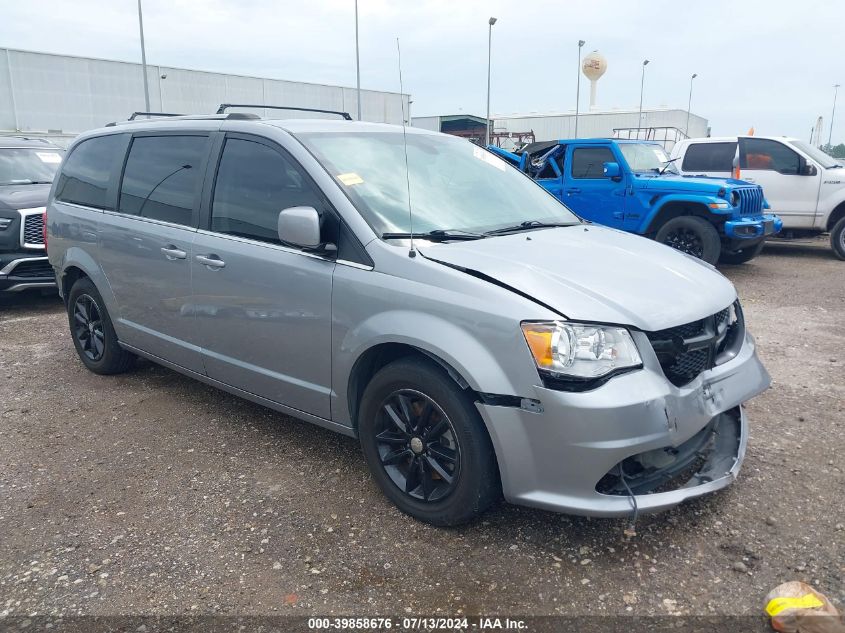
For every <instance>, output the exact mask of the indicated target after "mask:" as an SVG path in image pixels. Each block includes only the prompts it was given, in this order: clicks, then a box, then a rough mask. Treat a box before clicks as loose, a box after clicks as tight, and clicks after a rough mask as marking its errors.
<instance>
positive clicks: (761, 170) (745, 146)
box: [672, 136, 845, 260]
mask: <svg viewBox="0 0 845 633" xmlns="http://www.w3.org/2000/svg"><path fill="white" fill-rule="evenodd" d="M737 146H739V168H740V177H741V178H742V180H745V181H748V182H753V183H756V184H758V185H761V186H762V187H763V195H765V196H766V200H767V201H768V202H769V204H770V205H771V208H772V212H773V213H775V214H777V215H778V216H780V218H781V219H782V220H783V231H782V233H781V235H783V236H784V237H802V236H809V235H818V234H820V233H824V232H830V245H831V247H832V248H833V250H834V252H835V253H836V255H837V256H838V257H839V258H840V259H843V260H845V164H843V161H839V160H837V159H835V158H831V157H830V156H828V155H827V154H825V153H824V152H823V151H821V150H820V149H818V148H816V147H813V146H812V145H810V144H808V143H805V142H804V141H800V140H798V139H795V138H786V137H774V136H739V137H736V136H732V137H720V138H715V137H714V138H693V139H687V140H684V141H681V142H679V143H678V144H676V145H675V147H674V148H673V150H672V158H673V159H675V166H676V167H677V168H678V170H679V171H680V172H681V174H684V175H696V176H697V175H706V176H717V177H720V178H729V177H730V176H731V173H732V171H733V168H734V159H735V157H736V155H737ZM761 246H762V244H761Z"/></svg>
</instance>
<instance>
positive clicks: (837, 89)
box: [827, 84, 839, 149]
mask: <svg viewBox="0 0 845 633" xmlns="http://www.w3.org/2000/svg"><path fill="white" fill-rule="evenodd" d="M838 93H839V84H835V85H834V86H833V112H831V113H830V134H828V137H827V148H828V149H830V143H831V141H832V140H833V117H835V116H836V95H837V94H838Z"/></svg>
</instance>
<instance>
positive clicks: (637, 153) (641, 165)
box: [619, 143, 678, 174]
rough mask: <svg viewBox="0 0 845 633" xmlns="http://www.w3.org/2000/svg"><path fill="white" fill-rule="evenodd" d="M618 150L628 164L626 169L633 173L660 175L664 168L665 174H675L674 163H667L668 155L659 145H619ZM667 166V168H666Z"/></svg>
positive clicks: (676, 171)
mask: <svg viewBox="0 0 845 633" xmlns="http://www.w3.org/2000/svg"><path fill="white" fill-rule="evenodd" d="M619 149H620V150H622V155H623V156H624V157H625V160H626V161H627V162H628V167H630V168H631V171H635V172H649V171H653V172H657V173H660V172H661V171H662V170H663V168H664V167H666V171H665V172H664V173H667V174H677V173H678V170H677V169H676V168H675V165H674V163H670V162H669V155H668V154H667V153H666V152H665V151H664V150H663V148H662V147H660V145H653V144H651V143H619ZM667 164H668V167H667Z"/></svg>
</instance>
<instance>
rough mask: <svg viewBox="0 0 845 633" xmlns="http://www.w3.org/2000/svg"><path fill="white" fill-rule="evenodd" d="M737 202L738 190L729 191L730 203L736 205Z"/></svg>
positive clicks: (737, 204)
mask: <svg viewBox="0 0 845 633" xmlns="http://www.w3.org/2000/svg"><path fill="white" fill-rule="evenodd" d="M739 203H740V199H739V192H738V191H731V204H732V205H733V206H735V207H738V206H739Z"/></svg>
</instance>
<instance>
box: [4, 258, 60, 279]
mask: <svg viewBox="0 0 845 633" xmlns="http://www.w3.org/2000/svg"><path fill="white" fill-rule="evenodd" d="M53 276H54V272H53V267H52V266H50V262H49V261H47V260H46V259H36V260H30V261H22V262H21V263H19V264H18V265H17V266H15V267H14V268H13V269H12V270H11V272H10V273H9V277H20V278H22V279H35V278H37V277H51V278H52V277H53Z"/></svg>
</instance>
